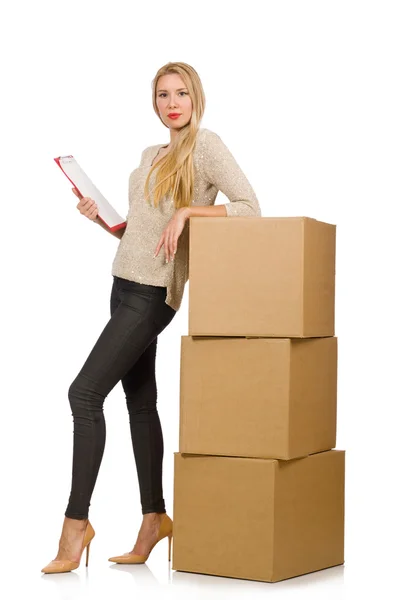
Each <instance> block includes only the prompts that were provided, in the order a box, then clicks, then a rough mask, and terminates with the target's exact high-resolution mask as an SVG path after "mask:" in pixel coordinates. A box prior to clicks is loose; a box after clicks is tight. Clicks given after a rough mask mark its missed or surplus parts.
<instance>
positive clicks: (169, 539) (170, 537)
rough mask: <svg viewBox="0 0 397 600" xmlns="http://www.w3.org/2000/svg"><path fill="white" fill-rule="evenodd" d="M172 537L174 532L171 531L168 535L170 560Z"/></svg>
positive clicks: (169, 555) (169, 556)
mask: <svg viewBox="0 0 397 600" xmlns="http://www.w3.org/2000/svg"><path fill="white" fill-rule="evenodd" d="M171 539H172V533H170V535H169V536H168V561H170V560H171Z"/></svg>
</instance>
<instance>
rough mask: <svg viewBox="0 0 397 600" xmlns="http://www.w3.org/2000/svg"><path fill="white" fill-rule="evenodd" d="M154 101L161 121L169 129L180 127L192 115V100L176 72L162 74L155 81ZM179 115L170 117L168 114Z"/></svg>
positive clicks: (187, 121)
mask: <svg viewBox="0 0 397 600" xmlns="http://www.w3.org/2000/svg"><path fill="white" fill-rule="evenodd" d="M156 103H157V108H158V110H159V112H160V117H161V120H162V121H163V123H164V124H165V125H166V126H167V127H169V129H180V128H181V127H184V126H185V125H186V124H187V123H189V121H190V118H191V116H192V100H191V98H190V95H189V92H188V89H187V87H186V86H185V83H184V81H183V79H182V78H181V77H180V76H179V75H177V74H176V73H170V74H169V75H162V76H161V77H160V78H159V80H158V81H157V90H156ZM172 113H177V114H179V115H180V116H179V117H178V118H175V119H172V118H171V117H170V116H169V115H170V114H172Z"/></svg>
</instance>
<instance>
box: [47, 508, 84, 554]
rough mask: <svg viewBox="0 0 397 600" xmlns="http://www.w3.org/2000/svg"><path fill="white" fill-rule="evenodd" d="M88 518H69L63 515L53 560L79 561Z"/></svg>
mask: <svg viewBox="0 0 397 600" xmlns="http://www.w3.org/2000/svg"><path fill="white" fill-rule="evenodd" d="M87 523H88V519H70V518H69V517H65V520H64V522H63V527H62V533H61V538H60V540H59V548H58V554H57V555H56V557H55V558H54V560H55V561H63V560H72V561H75V562H80V558H81V553H82V546H83V539H84V533H85V530H86V527H87Z"/></svg>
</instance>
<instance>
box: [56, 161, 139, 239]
mask: <svg viewBox="0 0 397 600" xmlns="http://www.w3.org/2000/svg"><path fill="white" fill-rule="evenodd" d="M54 160H55V162H56V163H57V165H58V167H59V168H60V169H61V170H62V171H63V173H64V174H65V175H66V177H67V178H68V179H69V181H70V182H71V183H72V184H73V186H74V187H75V188H76V189H77V191H78V192H80V194H81V195H82V196H88V197H90V198H92V199H93V200H94V202H95V203H96V204H97V206H98V217H99V218H100V219H101V220H102V221H103V222H104V223H105V225H106V226H107V227H108V228H109V229H110V231H117V230H118V229H122V228H123V227H126V225H127V221H126V220H125V219H124V218H123V217H122V216H121V215H119V214H118V212H117V211H116V210H115V209H114V208H113V206H112V205H111V204H110V203H109V202H108V201H107V200H106V198H105V197H104V196H103V195H102V194H101V192H100V191H99V190H98V188H97V187H95V185H94V184H93V183H92V181H91V179H90V178H89V177H88V175H87V174H86V173H85V171H83V169H82V168H81V166H80V165H79V163H78V162H77V160H76V159H75V158H74V156H73V155H71V154H69V155H68V156H58V157H56V158H54Z"/></svg>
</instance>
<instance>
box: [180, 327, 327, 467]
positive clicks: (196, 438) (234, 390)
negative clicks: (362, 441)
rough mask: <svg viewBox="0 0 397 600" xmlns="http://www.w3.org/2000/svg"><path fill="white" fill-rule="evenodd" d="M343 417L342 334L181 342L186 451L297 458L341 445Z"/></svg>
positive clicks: (182, 433) (186, 339)
mask: <svg viewBox="0 0 397 600" xmlns="http://www.w3.org/2000/svg"><path fill="white" fill-rule="evenodd" d="M336 418H337V338H336V337H328V338H309V339H289V338H287V339H276V338H243V337H192V336H182V337H181V368H180V420H179V451H180V452H186V453H193V454H210V455H225V456H246V457H258V458H260V457H263V458H281V459H291V458H296V457H298V456H305V455H307V454H312V453H314V452H320V451H322V450H329V449H331V448H334V447H335V445H336Z"/></svg>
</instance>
